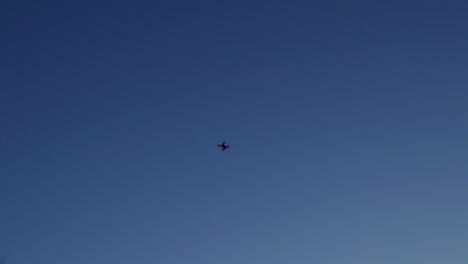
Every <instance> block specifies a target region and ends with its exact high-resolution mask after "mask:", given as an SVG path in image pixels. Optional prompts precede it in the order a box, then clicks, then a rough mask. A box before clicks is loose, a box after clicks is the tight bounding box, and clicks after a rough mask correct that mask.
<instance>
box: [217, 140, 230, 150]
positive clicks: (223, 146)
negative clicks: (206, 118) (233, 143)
mask: <svg viewBox="0 0 468 264" xmlns="http://www.w3.org/2000/svg"><path fill="white" fill-rule="evenodd" d="M218 147H220V148H221V151H225V150H227V149H228V148H229V145H226V141H223V143H221V144H218Z"/></svg>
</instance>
